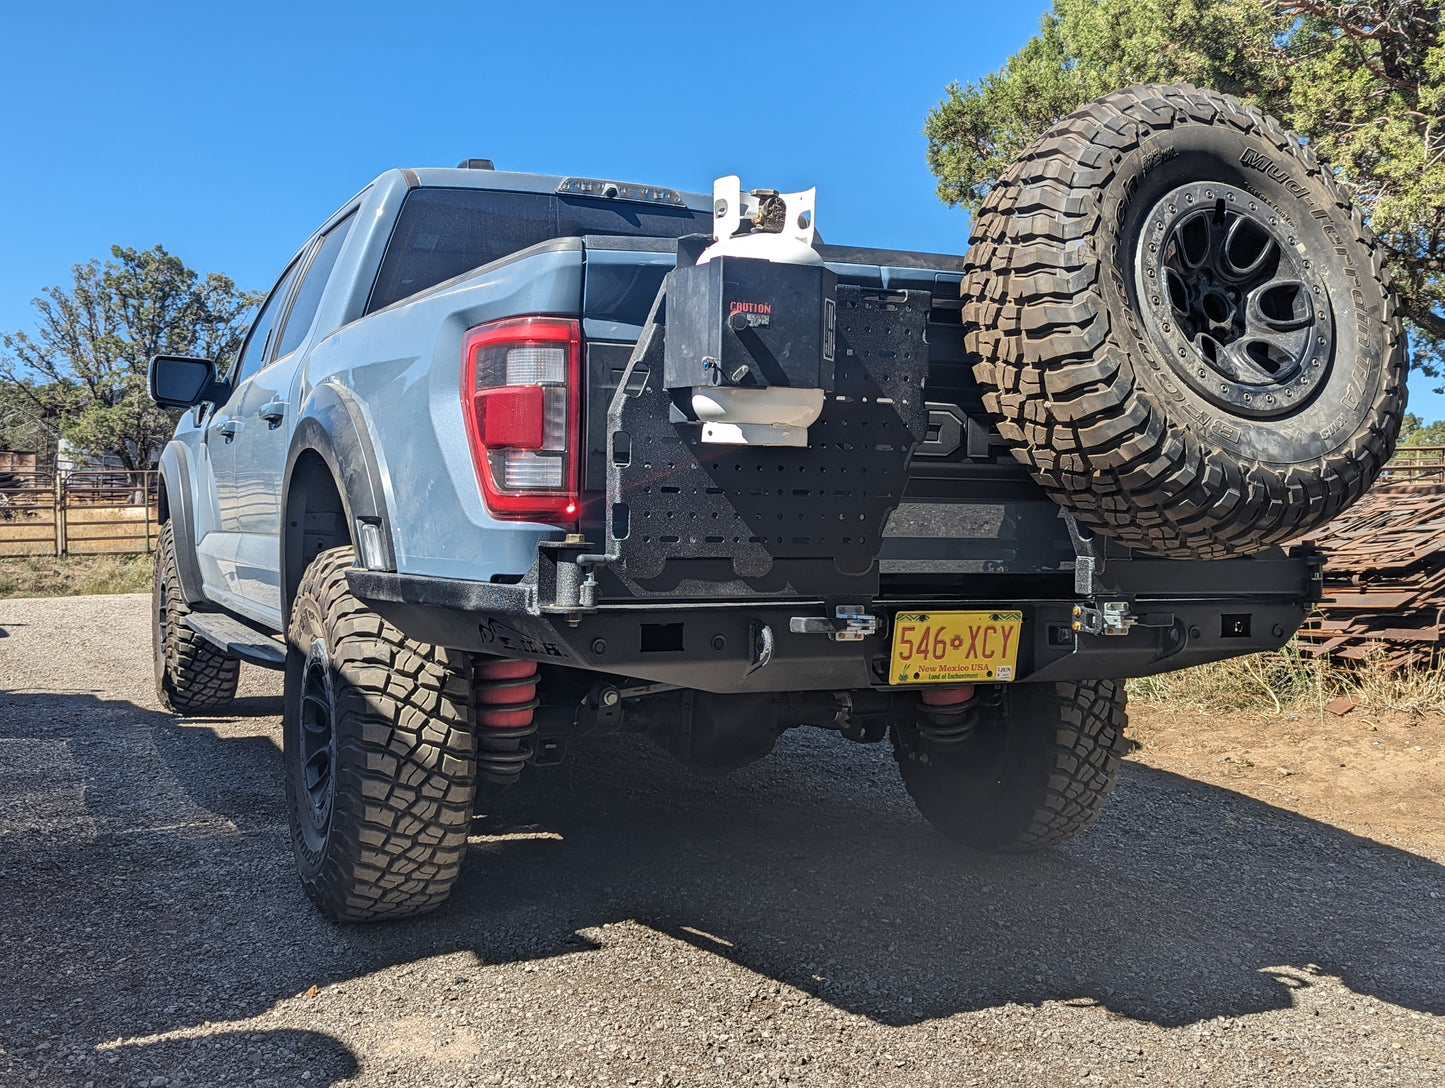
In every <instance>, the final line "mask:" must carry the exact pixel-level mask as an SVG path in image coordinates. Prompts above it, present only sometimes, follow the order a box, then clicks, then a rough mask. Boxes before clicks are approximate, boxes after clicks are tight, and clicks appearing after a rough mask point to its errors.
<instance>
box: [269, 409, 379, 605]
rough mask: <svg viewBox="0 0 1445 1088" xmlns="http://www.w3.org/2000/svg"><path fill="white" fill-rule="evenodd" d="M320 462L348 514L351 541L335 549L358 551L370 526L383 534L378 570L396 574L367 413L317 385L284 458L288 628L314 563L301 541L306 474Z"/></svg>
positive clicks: (283, 548)
mask: <svg viewBox="0 0 1445 1088" xmlns="http://www.w3.org/2000/svg"><path fill="white" fill-rule="evenodd" d="M317 457H319V458H320V460H321V461H322V462H323V463H324V464H325V466H326V469H327V470H328V471H329V473H330V476H331V483H332V484H333V485H334V487H335V489H336V491H337V493H338V495H339V496H340V498H341V504H342V508H343V511H344V514H345V521H346V527H345V532H346V534H347V537H346V539H337V540H336V541H335V543H336V544H338V545H339V544H344V543H348V542H349V543H351V544H352V545H353V546H354V545H355V543H356V534H357V532H358V528H357V523H358V522H371V523H372V524H375V525H377V526H378V528H379V529H380V536H381V560H382V564H383V565H382V567H381V568H380V569H383V570H388V571H394V570H396V552H395V548H394V545H393V543H392V533H391V516H390V513H389V511H388V503H387V499H386V492H387V480H388V477H387V471H386V467H385V465H384V464H383V463H382V461H381V459H380V458H379V457H378V455H377V452H376V448H375V446H373V445H372V442H371V432H370V428H369V427H368V425H367V418H366V413H365V411H364V410H363V409H362V407H361V405H360V403H358V401H357V400H356V398H355V396H354V395H353V394H352V393H351V392H350V391H349V390H347V389H344V388H342V387H340V386H337V385H332V384H330V383H325V384H322V385H318V386H317V387H316V388H315V389H313V390H312V392H311V395H310V396H309V397H308V398H307V399H306V402H305V404H303V405H302V408H301V413H300V416H299V418H298V419H297V421H296V429H295V431H294V432H293V433H292V435H291V447H290V449H289V450H288V452H287V455H286V476H285V483H284V485H283V490H282V495H283V498H282V505H281V526H282V541H281V585H282V588H283V593H284V597H283V612H284V614H285V621H286V623H287V625H288V626H289V624H290V614H291V601H292V599H293V598H294V597H295V593H296V587H297V585H299V584H300V581H301V575H302V573H303V572H304V571H305V569H306V565H307V563H309V562H310V560H311V556H310V555H307V554H306V549H305V548H304V547H303V536H304V535H305V533H306V529H307V526H306V513H307V510H306V508H307V505H308V501H309V499H310V498H311V490H310V488H311V486H312V485H311V484H309V483H308V482H307V480H306V479H305V478H304V473H305V472H306V471H308V470H309V467H310V466H314V465H315V458H317ZM298 473H301V474H302V475H300V476H298Z"/></svg>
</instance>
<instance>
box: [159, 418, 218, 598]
mask: <svg viewBox="0 0 1445 1088" xmlns="http://www.w3.org/2000/svg"><path fill="white" fill-rule="evenodd" d="M157 467H158V468H159V469H160V473H161V481H162V483H163V484H164V485H165V489H166V505H167V507H168V513H169V514H170V523H171V536H172V539H173V540H174V542H175V551H176V581H177V582H178V583H179V586H178V588H179V589H180V591H181V596H182V597H183V598H184V599H185V602H186V603H187V604H188V605H204V604H207V603H209V602H207V600H206V595H205V593H204V592H202V587H203V585H204V583H203V581H202V578H201V565H200V563H199V562H197V561H196V499H195V493H194V492H193V491H192V490H191V487H192V484H193V481H194V480H195V473H194V472H192V471H191V451H190V450H189V449H187V448H186V446H185V445H184V444H183V443H181V442H177V441H176V440H175V439H172V440H171V441H169V442H167V443H166V445H165V449H163V450H162V451H161V457H160V462H159V464H158V465H157Z"/></svg>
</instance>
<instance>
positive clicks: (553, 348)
mask: <svg viewBox="0 0 1445 1088" xmlns="http://www.w3.org/2000/svg"><path fill="white" fill-rule="evenodd" d="M581 389H582V329H581V326H580V325H579V324H578V323H577V322H576V321H568V320H566V319H565V318H560V317H513V318H507V319H505V320H502V321H492V322H489V323H487V324H485V325H478V326H477V327H476V328H474V329H470V330H468V331H467V335H466V338H465V339H464V340H463V341H462V414H463V415H464V416H465V417H466V421H467V440H468V441H469V442H470V443H471V447H472V463H473V464H474V465H475V466H476V470H477V481H478V482H479V483H480V484H481V488H482V498H483V499H485V500H486V503H487V508H488V509H489V510H490V511H491V512H492V514H493V516H494V517H499V518H510V519H516V520H521V521H544V522H548V523H550V524H555V525H561V526H566V527H571V526H573V525H575V524H576V522H577V499H578V477H579V475H580V473H579V469H578V466H579V462H580V460H581V448H580V447H581V439H580V435H579V426H578V421H579V419H580V414H581V413H580V407H579V399H580V397H581V395H582V394H581Z"/></svg>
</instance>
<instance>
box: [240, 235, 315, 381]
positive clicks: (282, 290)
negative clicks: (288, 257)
mask: <svg viewBox="0 0 1445 1088" xmlns="http://www.w3.org/2000/svg"><path fill="white" fill-rule="evenodd" d="M300 268H301V261H300V260H299V259H298V260H296V261H293V262H292V263H291V266H290V267H289V268H287V269H286V271H285V273H284V274H283V275H282V276H281V279H280V281H279V282H277V284H276V286H275V287H273V288H272V289H271V294H270V295H268V296H267V298H266V305H264V306H262V307H261V312H260V313H259V314H257V315H256V322H255V324H253V325H252V326H251V331H250V332H249V333H247V334H246V344H245V346H244V347H243V348H241V354H240V355H239V356H238V357H237V359H236V365H235V366H233V367H232V368H231V373H230V375H229V376H230V379H231V384H232V385H233V386H234V385H236V384H238V383H240V382H242V381H244V380H245V379H246V378H249V377H250V376H251V375H252V374H254V373H256V371H258V370H260V369H261V366H262V363H263V360H265V358H266V349H267V348H268V347H270V345H271V343H272V340H273V335H272V334H273V333H275V331H276V319H277V318H278V317H279V316H280V315H281V310H282V307H284V306H285V304H286V299H287V298H289V297H290V295H291V285H292V284H293V283H295V282H296V273H297V271H298V270H299V269H300Z"/></svg>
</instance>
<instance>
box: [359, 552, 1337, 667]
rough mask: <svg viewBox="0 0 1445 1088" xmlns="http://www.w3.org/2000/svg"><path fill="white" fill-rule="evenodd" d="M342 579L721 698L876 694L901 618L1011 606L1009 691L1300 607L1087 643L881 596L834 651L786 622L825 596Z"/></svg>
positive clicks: (387, 605)
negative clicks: (568, 597) (550, 602)
mask: <svg viewBox="0 0 1445 1088" xmlns="http://www.w3.org/2000/svg"><path fill="white" fill-rule="evenodd" d="M1300 569H1301V571H1302V572H1303V571H1304V567H1303V565H1301V568H1300ZM347 577H348V579H349V581H350V584H351V589H352V592H353V593H355V594H356V596H357V597H359V598H360V599H361V600H362V601H364V602H365V603H366V604H367V605H368V606H369V607H371V608H372V609H374V610H375V611H376V612H378V613H379V614H381V615H382V616H383V617H385V618H386V619H387V620H388V621H390V622H391V623H393V624H395V625H396V626H397V627H398V628H400V629H401V630H402V631H404V632H405V633H406V634H407V635H409V636H410V637H412V638H415V639H418V640H419V641H423V642H430V643H434V644H437V645H442V646H449V647H452V648H455V649H459V650H470V651H476V652H480V653H490V654H500V655H503V656H507V657H518V658H528V659H532V660H536V661H541V662H544V663H547V664H552V665H559V666H565V667H569V668H575V669H582V670H587V671H592V672H599V673H606V674H609V675H615V676H625V677H634V678H637V679H640V680H645V681H650V682H655V683H665V684H675V685H678V686H679V687H686V688H696V689H698V690H701V691H712V692H720V693H725V692H748V691H754V692H761V691H821V690H853V689H858V688H870V687H871V688H880V689H886V688H887V687H888V686H889V685H888V684H887V676H888V664H889V647H890V638H891V623H892V618H893V616H894V615H895V614H896V613H898V612H906V611H919V610H923V609H927V610H933V611H943V610H976V609H987V610H1005V609H1017V610H1019V611H1021V612H1022V613H1023V617H1024V621H1023V631H1022V636H1021V641H1020V644H1019V657H1018V665H1017V682H1040V681H1050V680H1082V679H1092V678H1109V679H1122V678H1126V677H1131V676H1147V675H1150V674H1152V673H1158V672H1166V671H1169V670H1172V669H1181V668H1185V667H1187V666H1190V665H1198V664H1203V663H1204V662H1208V661H1217V660H1220V659H1222V658H1227V657H1236V656H1239V655H1241V654H1247V653H1255V652H1257V651H1260V650H1272V649H1278V648H1279V647H1280V646H1282V645H1284V643H1285V642H1286V641H1288V640H1289V638H1290V636H1291V635H1293V634H1294V632H1295V630H1296V629H1297V628H1298V627H1299V625H1300V623H1301V622H1302V621H1303V619H1304V616H1305V614H1306V610H1307V609H1308V607H1309V600H1308V597H1307V595H1306V594H1305V593H1304V592H1302V590H1301V588H1298V587H1297V586H1296V585H1292V586H1290V588H1289V591H1288V592H1276V593H1268V592H1254V593H1239V594H1234V595H1231V596H1228V597H1222V596H1180V597H1178V598H1173V597H1170V596H1168V595H1165V594H1159V593H1153V594H1150V595H1148V597H1147V599H1145V598H1144V597H1142V596H1141V597H1139V598H1137V599H1136V600H1135V601H1134V602H1133V607H1134V611H1135V612H1136V613H1138V614H1140V617H1141V619H1142V620H1143V621H1145V622H1146V623H1148V624H1149V625H1148V626H1145V625H1144V624H1143V623H1141V624H1140V625H1137V626H1134V627H1133V628H1131V629H1130V630H1129V631H1128V632H1127V633H1126V634H1122V635H1108V636H1106V635H1098V636H1095V635H1087V634H1076V633H1075V632H1074V631H1073V630H1072V621H1073V609H1074V606H1075V605H1076V604H1077V603H1079V602H1078V601H1076V600H1062V599H1060V600H1019V599H1012V600H982V599H977V598H963V597H958V598H952V599H941V598H939V597H937V596H932V597H930V598H928V599H926V600H904V599H899V600H893V599H889V600H879V601H875V602H874V604H873V605H872V606H871V607H870V609H869V611H870V613H871V614H872V615H873V616H875V617H876V618H877V620H878V630H877V633H876V634H873V635H869V636H867V637H865V638H863V639H861V640H859V641H853V642H842V641H834V640H833V639H831V638H829V637H828V636H827V635H826V634H799V633H795V632H794V630H792V628H795V627H797V626H799V625H798V624H795V623H793V622H792V621H793V620H794V619H795V618H798V617H802V618H805V619H815V620H821V619H825V618H826V617H827V615H828V614H829V613H828V612H827V610H826V609H825V605H824V602H823V601H822V600H803V599H796V600H775V601H767V600H751V601H747V602H745V603H739V602H733V601H728V602H707V601H676V602H671V601H669V602H663V601H658V600H656V599H654V600H649V601H643V602H637V603H631V602H628V603H603V604H599V605H598V606H597V607H596V608H595V609H593V610H591V611H586V612H580V613H571V614H567V613H560V612H552V613H539V611H538V609H537V606H536V598H535V592H534V589H533V587H531V586H529V585H525V584H519V585H504V584H494V583H488V582H470V581H459V580H453V579H446V578H434V577H425V576H418V575H406V574H393V573H385V572H379V571H369V570H360V569H355V570H352V571H350V572H349V573H348V575H347ZM1298 585H1301V586H1302V585H1303V580H1302V581H1301V583H1299V584H1298Z"/></svg>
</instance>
